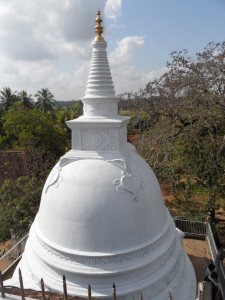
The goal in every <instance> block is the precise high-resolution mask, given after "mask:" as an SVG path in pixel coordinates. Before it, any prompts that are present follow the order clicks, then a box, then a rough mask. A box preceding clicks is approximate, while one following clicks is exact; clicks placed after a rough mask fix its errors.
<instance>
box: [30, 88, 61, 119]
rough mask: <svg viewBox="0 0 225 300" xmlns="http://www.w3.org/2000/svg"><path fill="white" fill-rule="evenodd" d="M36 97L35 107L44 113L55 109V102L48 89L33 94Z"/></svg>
mask: <svg viewBox="0 0 225 300" xmlns="http://www.w3.org/2000/svg"><path fill="white" fill-rule="evenodd" d="M35 97H37V102H36V103H35V106H36V107H37V108H38V109H40V110H42V111H43V112H44V113H46V112H48V111H49V112H52V111H53V110H54V109H55V107H56V100H55V99H54V96H53V94H52V93H51V92H50V91H49V89H41V90H39V91H38V92H37V94H35Z"/></svg>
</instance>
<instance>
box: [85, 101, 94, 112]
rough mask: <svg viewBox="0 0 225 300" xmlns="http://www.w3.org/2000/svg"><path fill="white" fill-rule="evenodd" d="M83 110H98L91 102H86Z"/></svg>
mask: <svg viewBox="0 0 225 300" xmlns="http://www.w3.org/2000/svg"><path fill="white" fill-rule="evenodd" d="M83 111H84V112H93V111H96V109H95V108H94V107H93V106H91V105H90V104H87V103H84V107H83Z"/></svg>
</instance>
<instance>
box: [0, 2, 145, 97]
mask: <svg viewBox="0 0 225 300" xmlns="http://www.w3.org/2000/svg"><path fill="white" fill-rule="evenodd" d="M97 9H100V11H101V13H102V18H103V21H104V23H103V26H104V28H107V22H106V21H107V18H111V19H112V20H113V22H112V23H111V25H113V26H114V27H115V26H117V27H118V26H119V27H121V24H119V23H115V21H116V20H117V18H118V17H119V16H120V15H121V9H122V0H107V1H106V0H91V1H90V0H76V1H74V0H63V1H62V0H38V1H31V0H20V1H18V0H0V78H1V82H0V90H1V89H2V88H3V87H5V86H9V87H10V88H11V89H12V90H13V91H20V90H27V91H28V92H29V93H30V94H33V95H34V94H35V93H36V92H37V90H39V89H41V88H45V87H47V88H49V90H50V91H51V92H52V93H53V94H54V95H55V98H56V99H65V100H66V99H78V98H80V97H82V96H84V93H85V86H86V82H87V77H88V68H89V64H90V59H91V49H92V47H91V40H92V39H93V38H94V35H95V33H94V26H95V16H96V11H97ZM113 26H112V27H111V28H113ZM111 30H112V29H111ZM115 30H116V29H115ZM105 32H106V33H107V30H106V31H105ZM109 42H110V41H109ZM142 47H144V38H143V37H141V36H127V37H125V38H123V39H122V40H120V41H118V42H117V43H116V46H115V48H114V49H113V51H112V52H111V54H110V55H109V61H110V67H111V69H112V70H113V72H112V73H113V76H115V78H113V80H114V82H115V88H116V92H117V93H119V92H121V91H126V90H130V86H132V88H134V87H137V89H138V88H139V87H142V86H143V83H145V84H146V83H147V81H148V78H149V74H143V72H141V71H140V70H139V69H138V67H135V66H134V65H133V63H132V58H133V57H134V55H135V54H136V53H137V52H138V49H141V48H142ZM138 85H139V86H138Z"/></svg>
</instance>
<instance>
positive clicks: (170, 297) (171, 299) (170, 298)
mask: <svg viewBox="0 0 225 300" xmlns="http://www.w3.org/2000/svg"><path fill="white" fill-rule="evenodd" d="M169 300H173V296H172V294H171V293H170V292H169Z"/></svg>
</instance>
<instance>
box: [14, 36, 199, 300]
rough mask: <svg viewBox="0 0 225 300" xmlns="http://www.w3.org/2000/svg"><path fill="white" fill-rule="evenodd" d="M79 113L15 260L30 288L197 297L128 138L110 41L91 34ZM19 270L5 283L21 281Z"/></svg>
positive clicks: (149, 176)
mask: <svg viewBox="0 0 225 300" xmlns="http://www.w3.org/2000/svg"><path fill="white" fill-rule="evenodd" d="M92 46H93V52H92V61H91V67H90V71H89V77H88V83H87V89H86V93H85V96H84V98H83V102H84V114H83V116H81V117H80V118H78V119H76V120H72V121H69V122H67V124H68V126H69V127H70V128H71V130H72V149H71V151H69V152H67V153H66V154H65V155H64V156H63V157H62V158H61V159H60V161H59V162H58V163H57V165H56V166H55V167H54V168H53V170H52V171H51V173H50V174H49V176H48V179H47V180H46V183H45V186H44V188H43V193H42V198H41V204H40V209H39V212H38V214H37V216H36V218H35V221H34V222H33V225H32V227H31V230H30V234H29V239H28V242H27V245H26V249H25V252H24V255H23V258H22V260H21V262H20V264H19V267H20V268H21V270H22V273H23V277H24V281H25V282H24V285H25V287H26V288H34V289H40V278H43V279H44V282H45V285H46V289H49V290H55V291H60V292H61V291H62V276H63V275H65V276H66V279H67V283H68V285H67V289H68V293H69V294H72V295H78V296H85V297H86V296H87V287H88V285H89V284H91V287H92V295H93V296H94V297H98V298H110V295H111V287H112V284H113V282H115V284H116V286H117V298H118V299H138V298H139V294H140V292H142V293H143V297H144V299H154V300H168V295H169V291H170V292H171V294H172V296H173V299H174V300H181V299H182V300H193V299H195V291H196V280H195V274H194V270H193V267H192V265H191V263H190V261H189V259H188V257H187V256H186V255H185V253H184V251H183V248H182V243H181V242H180V234H179V233H178V232H177V230H176V228H175V225H174V222H173V220H172V218H171V216H170V215H169V212H168V210H167V208H166V207H165V205H164V202H163V199H162V195H161V191H160V187H159V184H158V181H157V179H156V177H155V175H154V173H153V171H152V169H151V168H150V167H149V166H148V164H147V163H146V162H145V161H144V160H143V159H142V158H141V157H140V156H138V154H137V153H136V150H135V148H134V147H133V146H131V145H130V144H129V143H127V140H126V136H127V131H126V125H127V122H128V121H129V118H127V117H121V116H119V115H118V113H117V111H118V108H117V101H118V99H117V97H116V96H115V92H114V87H113V83H112V78H111V74H110V69H109V65H108V61H107V54H106V42H105V41H104V40H100V41H94V42H93V44H92ZM16 274H17V273H15V275H14V278H13V279H12V280H11V282H14V283H15V281H16V280H17V277H16V276H17V275H16Z"/></svg>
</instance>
